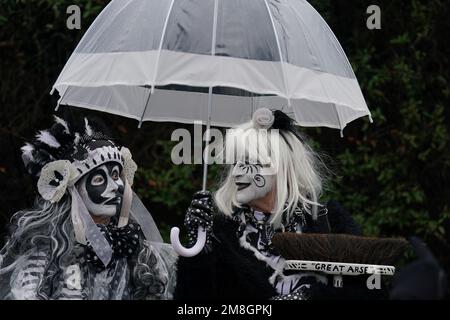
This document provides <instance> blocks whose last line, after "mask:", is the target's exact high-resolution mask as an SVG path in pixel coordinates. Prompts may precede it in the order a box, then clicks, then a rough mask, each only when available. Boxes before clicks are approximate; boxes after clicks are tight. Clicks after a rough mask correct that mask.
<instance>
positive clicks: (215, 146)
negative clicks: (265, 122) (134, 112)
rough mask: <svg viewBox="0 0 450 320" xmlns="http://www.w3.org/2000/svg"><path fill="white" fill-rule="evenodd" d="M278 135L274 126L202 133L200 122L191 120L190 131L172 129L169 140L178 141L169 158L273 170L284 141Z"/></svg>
mask: <svg viewBox="0 0 450 320" xmlns="http://www.w3.org/2000/svg"><path fill="white" fill-rule="evenodd" d="M281 137H282V136H281V135H280V134H279V131H278V130H277V129H270V130H267V129H255V128H250V129H246V130H243V129H240V128H237V129H226V133H225V135H224V134H223V133H222V131H220V130H219V129H216V128H211V129H209V132H208V131H205V132H203V126H202V124H201V122H194V131H193V134H191V132H190V131H189V130H187V129H184V128H178V129H175V130H174V131H173V132H172V135H171V140H172V141H177V142H178V143H177V144H176V145H175V146H174V147H173V148H172V151H171V160H172V163H173V164H175V165H180V164H202V163H203V162H204V161H206V162H207V163H208V164H236V163H237V162H238V161H243V162H246V163H248V164H260V165H263V166H266V167H273V169H274V170H275V166H276V164H277V156H278V155H279V154H280V153H279V151H280V147H281V146H280V144H282V143H283V142H282V141H281V139H283V138H281ZM208 138H210V139H208ZM203 143H205V147H204V148H203ZM284 143H286V142H284Z"/></svg>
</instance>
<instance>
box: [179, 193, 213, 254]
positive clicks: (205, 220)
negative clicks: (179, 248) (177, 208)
mask: <svg viewBox="0 0 450 320" xmlns="http://www.w3.org/2000/svg"><path fill="white" fill-rule="evenodd" d="M213 213H214V210H213V205H212V195H211V192H209V191H198V192H196V193H194V195H193V197H192V201H191V205H190V206H189V208H188V209H187V211H186V216H185V217H184V225H185V226H186V228H187V231H188V243H189V246H190V247H192V246H193V245H194V244H195V243H196V241H197V233H198V227H203V228H204V229H205V230H206V245H205V249H206V250H207V251H208V250H209V249H210V248H211V236H212V226H213Z"/></svg>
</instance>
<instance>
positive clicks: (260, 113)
mask: <svg viewBox="0 0 450 320" xmlns="http://www.w3.org/2000/svg"><path fill="white" fill-rule="evenodd" d="M274 121H275V116H274V115H273V111H271V110H269V109H267V108H260V109H258V110H256V111H255V112H254V113H253V117H252V122H253V126H254V127H255V128H257V129H270V128H271V127H272V125H273V123H274Z"/></svg>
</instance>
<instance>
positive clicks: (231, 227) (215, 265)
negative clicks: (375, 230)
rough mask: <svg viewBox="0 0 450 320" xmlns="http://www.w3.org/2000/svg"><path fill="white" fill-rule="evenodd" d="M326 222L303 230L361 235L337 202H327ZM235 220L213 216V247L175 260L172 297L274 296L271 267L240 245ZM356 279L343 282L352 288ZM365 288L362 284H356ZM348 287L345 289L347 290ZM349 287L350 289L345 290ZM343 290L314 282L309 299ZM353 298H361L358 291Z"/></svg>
mask: <svg viewBox="0 0 450 320" xmlns="http://www.w3.org/2000/svg"><path fill="white" fill-rule="evenodd" d="M327 208H328V221H329V227H330V228H331V230H330V229H329V227H328V223H327V221H326V220H323V219H318V220H317V221H313V220H312V219H309V220H308V221H307V228H306V230H305V231H306V232H314V233H327V232H331V233H345V234H353V235H360V234H361V231H360V229H359V228H358V226H357V225H356V223H355V222H354V220H353V219H352V217H351V216H350V214H349V213H348V212H346V211H345V210H344V209H343V208H342V207H341V206H340V205H339V204H338V203H337V202H335V201H330V202H329V203H328V204H327ZM238 226H239V225H238V223H237V222H235V221H233V220H232V219H230V218H228V217H226V216H224V215H217V216H216V217H215V218H214V223H213V234H214V236H215V239H213V241H212V250H211V251H210V252H209V253H205V252H204V251H203V252H202V253H200V254H199V255H197V256H195V257H191V258H185V257H180V258H179V260H178V271H177V285H176V289H175V294H174V298H175V299H180V300H215V301H217V300H239V301H242V300H259V301H260V300H267V299H270V298H272V297H274V296H276V295H277V292H276V290H275V288H274V287H273V286H272V285H271V284H270V283H269V280H268V279H269V277H270V276H271V275H272V274H273V272H274V270H273V269H271V268H270V267H268V266H267V264H266V263H265V262H263V261H260V260H258V259H257V258H256V257H255V256H254V254H253V253H252V252H251V251H249V250H247V249H244V248H243V247H241V245H240V244H239V239H238V237H237V235H236V232H237V229H238ZM354 280H355V279H351V281H350V282H347V280H346V284H347V285H344V287H345V288H347V287H349V288H352V287H354V285H352V283H353V282H354ZM363 285H364V287H362V288H360V289H361V290H363V291H368V290H367V289H365V280H364V283H361V281H359V283H356V286H358V287H361V286H363ZM346 290H347V289H346ZM348 290H350V289H348ZM343 291H344V289H341V288H333V287H331V285H329V286H324V285H319V284H318V285H317V286H314V288H313V289H312V291H311V292H312V294H311V298H312V299H314V298H326V299H330V298H342V297H348V295H346V294H343ZM350 291H351V292H354V293H355V294H356V293H357V294H356V298H364V296H361V295H360V294H359V293H358V292H357V291H359V290H356V291H355V290H350Z"/></svg>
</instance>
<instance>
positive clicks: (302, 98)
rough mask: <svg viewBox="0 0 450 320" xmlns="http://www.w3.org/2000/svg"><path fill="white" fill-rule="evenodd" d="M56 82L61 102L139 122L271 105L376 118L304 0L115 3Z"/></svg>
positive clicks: (219, 121)
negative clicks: (371, 114)
mask: <svg viewBox="0 0 450 320" xmlns="http://www.w3.org/2000/svg"><path fill="white" fill-rule="evenodd" d="M55 89H56V90H57V91H58V93H59V94H60V96H61V97H60V99H59V101H58V104H62V105H72V106H77V107H84V108H88V109H94V110H100V111H105V112H109V113H113V114H118V115H122V116H126V117H130V118H134V119H137V120H139V121H140V122H142V121H146V120H152V121H176V122H183V123H192V122H193V121H196V120H197V121H198V120H202V121H203V123H207V122H208V123H209V121H208V120H210V123H211V124H212V125H217V126H232V125H236V124H239V123H242V122H245V121H248V120H250V119H251V116H252V113H253V111H254V110H256V109H258V108H260V107H263V106H266V107H269V108H271V109H280V110H283V111H284V112H286V113H288V114H291V115H292V116H293V117H295V119H296V120H297V122H298V124H300V125H303V126H326V127H331V128H337V129H340V130H341V133H342V129H343V128H344V127H345V126H346V124H347V123H349V122H351V121H352V120H354V119H356V118H359V117H362V116H365V115H368V116H369V117H370V111H369V109H368V108H367V105H366V103H365V101H364V97H363V95H362V93H361V89H360V87H359V84H358V81H357V79H356V77H355V75H354V73H353V70H352V68H351V66H350V64H349V62H348V59H347V57H346V55H345V53H344V51H343V50H342V47H341V46H340V44H339V42H338V41H337V39H336V37H335V36H334V34H333V32H332V31H331V30H330V28H329V27H328V25H327V24H326V22H325V21H324V20H323V19H322V17H321V16H320V14H319V13H317V11H316V10H315V9H314V8H313V7H312V6H311V5H310V4H309V3H308V2H306V1H304V0H252V1H248V0H170V1H169V0H113V1H111V2H110V3H109V4H108V5H107V6H106V8H105V9H104V10H103V11H102V12H101V13H100V15H99V16H98V17H97V19H96V20H95V21H94V23H93V24H92V25H91V26H90V28H89V29H88V31H87V32H86V34H85V35H84V36H83V38H82V40H81V41H80V43H79V44H78V46H77V47H76V49H75V51H74V53H73V54H72V56H71V57H70V59H69V61H68V62H67V64H66V65H65V67H64V69H63V71H62V72H61V74H60V76H59V77H58V79H57V81H56V83H55V84H54V86H53V89H52V92H53V90H55ZM208 93H211V94H208ZM208 97H209V98H210V101H209V102H208ZM208 109H210V110H209V111H210V113H209V114H210V117H209V118H208V117H207V114H208Z"/></svg>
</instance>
